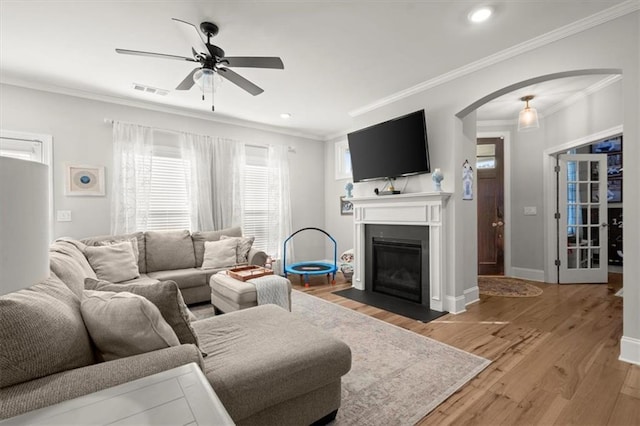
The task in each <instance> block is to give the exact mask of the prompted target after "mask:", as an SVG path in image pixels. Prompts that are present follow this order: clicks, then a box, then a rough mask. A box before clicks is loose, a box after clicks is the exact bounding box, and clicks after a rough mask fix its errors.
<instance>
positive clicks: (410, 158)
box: [347, 110, 431, 182]
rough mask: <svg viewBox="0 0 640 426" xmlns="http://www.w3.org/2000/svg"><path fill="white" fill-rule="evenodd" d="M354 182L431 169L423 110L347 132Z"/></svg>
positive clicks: (423, 171) (406, 174)
mask: <svg viewBox="0 0 640 426" xmlns="http://www.w3.org/2000/svg"><path fill="white" fill-rule="evenodd" d="M347 139H348V141H349V153H350V155H351V169H352V171H353V180H354V182H363V181H367V180H374V179H384V178H392V177H398V176H409V175H417V174H420V173H429V172H431V169H430V165H429V149H428V146H427V124H426V120H425V115H424V110H420V111H416V112H413V113H411V114H407V115H404V116H402V117H397V118H394V119H393V120H389V121H385V122H384V123H380V124H376V125H374V126H371V127H367V128H365V129H361V130H358V131H355V132H353V133H349V134H348V135H347Z"/></svg>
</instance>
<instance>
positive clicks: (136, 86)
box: [133, 83, 169, 96]
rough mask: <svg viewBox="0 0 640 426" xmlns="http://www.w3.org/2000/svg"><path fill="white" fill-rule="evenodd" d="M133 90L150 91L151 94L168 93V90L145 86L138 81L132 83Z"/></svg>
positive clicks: (165, 94)
mask: <svg viewBox="0 0 640 426" xmlns="http://www.w3.org/2000/svg"><path fill="white" fill-rule="evenodd" d="M133 88H134V90H139V91H140V92H145V93H150V94H153V95H160V96H167V95H168V94H169V91H168V90H165V89H158V88H157V87H151V86H145V85H144V84H140V83H133Z"/></svg>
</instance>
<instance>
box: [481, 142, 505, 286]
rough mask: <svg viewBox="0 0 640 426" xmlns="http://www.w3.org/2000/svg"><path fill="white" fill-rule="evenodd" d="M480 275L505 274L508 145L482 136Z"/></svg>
mask: <svg viewBox="0 0 640 426" xmlns="http://www.w3.org/2000/svg"><path fill="white" fill-rule="evenodd" d="M476 164H477V168H476V170H477V172H478V186H477V188H478V274H479V275H502V274H504V146H503V139H502V138H478V158H477V163H476Z"/></svg>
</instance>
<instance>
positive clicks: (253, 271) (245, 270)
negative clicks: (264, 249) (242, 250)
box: [227, 265, 273, 281]
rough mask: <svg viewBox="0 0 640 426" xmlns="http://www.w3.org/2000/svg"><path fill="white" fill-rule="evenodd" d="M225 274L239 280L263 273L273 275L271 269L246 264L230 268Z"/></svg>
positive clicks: (262, 275) (261, 275) (259, 275)
mask: <svg viewBox="0 0 640 426" xmlns="http://www.w3.org/2000/svg"><path fill="white" fill-rule="evenodd" d="M227 274H228V275H229V276H230V277H232V278H235V279H236V280H240V281H247V280H251V279H253V278H259V277H264V276H265V275H273V270H272V269H267V268H263V267H262V266H255V265H247V266H239V267H237V268H231V269H229V270H228V271H227Z"/></svg>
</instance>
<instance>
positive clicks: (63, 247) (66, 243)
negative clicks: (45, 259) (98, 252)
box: [49, 237, 95, 279]
mask: <svg viewBox="0 0 640 426" xmlns="http://www.w3.org/2000/svg"><path fill="white" fill-rule="evenodd" d="M85 248H87V245H86V244H84V243H82V242H80V241H77V240H72V239H71V238H65V237H63V238H58V239H57V240H56V241H54V242H53V243H52V244H51V245H50V246H49V251H50V252H51V251H53V252H56V253H60V254H66V255H67V256H69V257H71V258H73V260H75V261H76V262H78V265H80V267H81V268H82V270H83V271H84V273H85V275H86V276H88V277H93V276H94V275H95V273H94V272H93V268H92V267H91V265H90V264H89V261H88V260H87V258H86V257H85V255H84V249H85ZM58 278H60V276H59V275H58ZM60 279H62V278H60Z"/></svg>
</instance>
